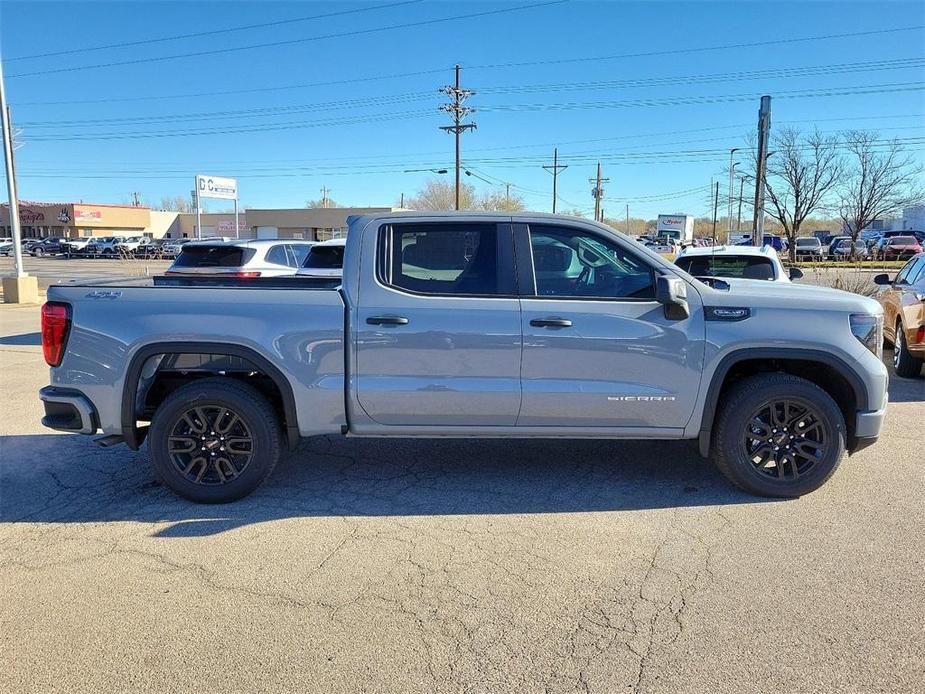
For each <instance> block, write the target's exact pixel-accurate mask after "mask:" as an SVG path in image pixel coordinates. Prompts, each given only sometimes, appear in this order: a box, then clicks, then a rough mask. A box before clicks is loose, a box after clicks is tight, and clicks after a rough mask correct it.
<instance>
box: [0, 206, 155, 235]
mask: <svg viewBox="0 0 925 694" xmlns="http://www.w3.org/2000/svg"><path fill="white" fill-rule="evenodd" d="M151 214H152V213H151V210H150V209H149V208H147V207H135V206H132V205H100V204H85V203H82V202H32V201H29V200H21V201H20V202H19V224H20V227H21V229H22V235H23V237H25V238H42V237H45V236H60V237H75V236H139V235H141V234H145V233H149V234H150V232H149V229H150V228H151V226H152V220H151ZM11 231H12V230H11V227H10V208H9V205H6V204H3V205H0V235H2V236H10V234H11Z"/></svg>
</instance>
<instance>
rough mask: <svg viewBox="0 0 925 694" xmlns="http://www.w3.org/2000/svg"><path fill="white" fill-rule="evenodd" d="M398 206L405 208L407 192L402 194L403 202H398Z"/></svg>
mask: <svg viewBox="0 0 925 694" xmlns="http://www.w3.org/2000/svg"><path fill="white" fill-rule="evenodd" d="M398 206H399V207H400V208H402V209H405V194H404V193H402V194H401V202H400V203H398Z"/></svg>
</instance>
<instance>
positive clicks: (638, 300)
mask: <svg viewBox="0 0 925 694" xmlns="http://www.w3.org/2000/svg"><path fill="white" fill-rule="evenodd" d="M532 226H538V227H561V228H562V229H563V230H565V231H571V232H574V231H578V230H580V231H581V232H582V233H586V234H587V235H589V236H593V237H595V238H597V239H598V240H600V241H603V242H605V243H606V244H608V245H610V244H616V245H617V247H618V248H620V250H622V251H624V252H625V253H626V255H628V256H629V257H631V258H632V259H633V260H635V261H636V262H638V263H639V264H640V265H643V266H645V267H647V268H649V277H650V278H651V280H652V290H653V296H652V297H641V296H640V297H634V296H555V295H545V294H537V293H536V291H537V290H536V272H535V270H534V268H533V245H532V244H531V243H530V227H531V224H529V223H515V224H514V251H515V257H516V259H517V261H518V262H517V265H518V272H517V275H518V280H519V283H520V286H522V287H532V289H533V292H532V293H530V294H528V293H526V292H523V293H521V295H520V298H521V299H533V300H540V301H610V302H619V303H632V304H642V303H646V304H657V303H658V301H656V299H655V296H654V292H655V278H656V277H657V276H658V275H659V274H664V271H663V270H662V269H661V268H656V267H654V266H653V265H652V264H651V263H649V262H648V261H647V260H645V259H643V258H642V257H641V256H639V255H637V254H636V253H634V252H633V251H632V250H630V248H629V247H627V246H625V245H624V244H622V243H620V241H619V239H617V238H614V237H610V236H607V235H605V234H603V233H601V232H600V231H598V230H597V229H591V228H588V227H584V226H576V225H574V224H561V223H557V222H556V221H553V220H550V221H546V220H544V221H542V222H539V223H537V224H533V225H532Z"/></svg>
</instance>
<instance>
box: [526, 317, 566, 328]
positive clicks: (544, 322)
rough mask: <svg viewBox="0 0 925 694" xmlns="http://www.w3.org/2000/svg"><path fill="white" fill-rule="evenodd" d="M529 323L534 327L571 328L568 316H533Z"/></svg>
mask: <svg viewBox="0 0 925 694" xmlns="http://www.w3.org/2000/svg"><path fill="white" fill-rule="evenodd" d="M530 325H532V326H533V327H534V328H571V327H572V321H570V320H569V319H568V318H534V319H533V320H531V321H530Z"/></svg>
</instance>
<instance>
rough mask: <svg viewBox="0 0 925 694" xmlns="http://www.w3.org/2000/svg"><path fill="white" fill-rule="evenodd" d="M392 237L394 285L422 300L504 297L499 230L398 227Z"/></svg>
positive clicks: (390, 271)
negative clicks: (439, 296)
mask: <svg viewBox="0 0 925 694" xmlns="http://www.w3.org/2000/svg"><path fill="white" fill-rule="evenodd" d="M389 236H390V238H389V246H390V253H391V263H390V264H389V265H388V267H387V268H385V270H386V272H387V273H388V277H386V278H385V280H386V282H387V283H388V284H391V285H393V286H395V287H397V288H400V289H405V290H408V291H412V292H418V293H422V294H445V295H474V296H486V295H488V296H490V295H498V294H501V293H502V292H501V291H500V290H499V286H500V284H499V276H500V274H501V273H500V272H499V268H498V231H497V225H495V224H459V223H448V224H397V225H394V226H392V228H391V230H390V232H389ZM508 274H512V273H511V272H510V271H509V273H508ZM504 293H507V292H504Z"/></svg>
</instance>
